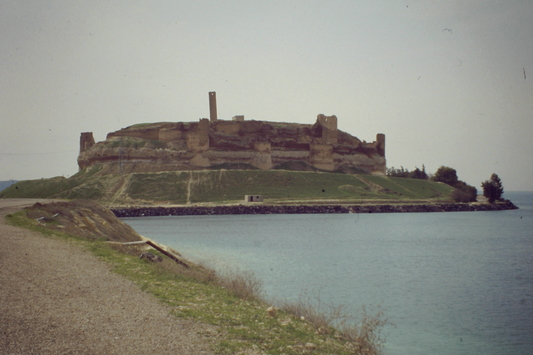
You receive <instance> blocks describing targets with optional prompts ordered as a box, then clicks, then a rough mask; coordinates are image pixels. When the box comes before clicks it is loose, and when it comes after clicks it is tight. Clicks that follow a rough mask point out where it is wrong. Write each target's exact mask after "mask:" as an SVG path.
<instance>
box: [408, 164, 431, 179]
mask: <svg viewBox="0 0 533 355" xmlns="http://www.w3.org/2000/svg"><path fill="white" fill-rule="evenodd" d="M409 177H410V178H411V179H421V180H427V179H428V174H426V167H425V166H424V164H422V170H420V169H418V167H416V168H415V170H413V171H412V172H411V173H409Z"/></svg>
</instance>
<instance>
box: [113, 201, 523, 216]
mask: <svg viewBox="0 0 533 355" xmlns="http://www.w3.org/2000/svg"><path fill="white" fill-rule="evenodd" d="M514 209H518V207H516V206H515V205H514V204H513V203H512V202H511V201H504V202H500V203H497V204H467V203H444V204H427V205H287V206H274V205H254V204H252V205H232V206H213V207H206V206H190V207H124V208H111V211H113V213H114V214H115V215H116V216H117V217H119V218H123V217H149V216H200V215H228V214H234V215H235V214H295V213H299V214H303V213H398V212H400V213H407V212H467V211H501V210H514Z"/></svg>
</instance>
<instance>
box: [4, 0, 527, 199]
mask: <svg viewBox="0 0 533 355" xmlns="http://www.w3.org/2000/svg"><path fill="white" fill-rule="evenodd" d="M0 82H1V86H0V119H1V131H0V180H8V179H16V180H24V179H36V178H41V177H45V178H46V177H52V176H58V175H64V176H70V175H72V174H74V173H76V172H77V170H78V167H77V162H76V158H77V155H78V151H79V136H80V133H81V132H87V131H88V132H94V136H95V139H96V141H102V140H104V139H105V136H106V134H107V133H108V132H112V131H116V130H118V129H120V128H123V127H127V126H130V125H132V124H136V123H143V122H159V121H197V120H198V119H199V118H201V117H209V106H208V92H209V91H216V92H217V104H218V117H219V119H231V117H232V116H234V115H245V118H246V119H250V120H251V119H255V120H270V121H286V122H299V123H314V122H315V120H316V116H317V115H318V114H320V113H322V114H325V115H336V116H337V118H338V122H339V129H341V130H343V131H346V132H348V133H350V134H352V135H355V136H356V137H358V138H359V139H361V140H366V141H373V140H375V137H376V134H377V133H385V135H386V156H387V166H389V167H390V166H395V167H400V166H402V165H403V166H404V167H406V168H408V169H410V170H411V169H414V167H415V166H418V167H421V166H422V164H425V166H426V170H427V171H428V172H434V171H435V170H436V169H437V168H438V167H439V166H441V165H446V166H451V167H453V168H455V169H456V170H457V172H458V175H459V178H460V179H461V180H464V181H466V182H467V183H469V184H471V185H474V186H476V187H478V189H479V190H480V187H479V186H480V183H481V181H483V180H486V179H488V178H489V177H490V175H491V174H492V173H493V172H495V173H497V174H498V175H499V176H500V178H501V179H502V182H503V184H504V187H505V189H506V190H533V159H532V157H531V155H532V153H533V149H532V148H531V144H532V141H533V1H531V0H505V1H497V0H469V1H465V0H458V1H456V0H443V1H439V0H431V1H430V0H424V1H420V0H412V1H410V0H397V1H393V0H387V1H385V0H372V1H370V0H368V1H362V0H360V1H355V0H349V1H336V0H327V1H311V0H306V1H303V0H301V1H290V0H282V1H250V0H249V1H230V0H229V1H198V0H194V1H190V0H186V1H176V0H172V1H170V0H169V1H133V0H127V1H115V0H111V1H109V0H105V1H104V0H91V1H76V0H73V1H44V0H43V1H25V0H0Z"/></svg>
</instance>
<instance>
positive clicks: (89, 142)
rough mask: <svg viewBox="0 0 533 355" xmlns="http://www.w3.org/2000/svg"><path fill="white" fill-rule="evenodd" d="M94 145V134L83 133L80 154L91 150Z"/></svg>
mask: <svg viewBox="0 0 533 355" xmlns="http://www.w3.org/2000/svg"><path fill="white" fill-rule="evenodd" d="M93 145H94V137H93V132H82V133H81V136H80V153H82V152H84V151H86V150H89V149H90V148H91V147H92V146H93Z"/></svg>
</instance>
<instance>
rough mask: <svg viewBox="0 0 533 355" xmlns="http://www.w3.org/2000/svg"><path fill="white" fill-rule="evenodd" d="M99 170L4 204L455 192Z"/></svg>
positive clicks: (35, 184)
mask: <svg viewBox="0 0 533 355" xmlns="http://www.w3.org/2000/svg"><path fill="white" fill-rule="evenodd" d="M99 171H100V168H99V167H95V168H91V169H85V170H82V171H80V172H79V173H78V174H76V175H74V176H72V177H70V178H68V179H67V178H64V177H55V178H50V179H41V180H28V181H19V182H17V183H16V184H14V185H12V186H10V187H9V188H7V189H6V190H4V191H2V192H0V197H3V198H24V197H28V198H30V197H31V198H65V199H75V198H76V199H90V200H98V201H100V202H102V203H105V204H108V205H120V204H145V203H148V204H149V203H156V204H167V203H169V204H188V203H214V204H224V203H235V202H240V201H242V200H243V199H244V195H263V196H264V197H265V202H267V203H306V202H308V203H357V202H373V201H375V202H383V201H390V202H407V203H408V202H416V201H421V202H430V201H450V200H451V199H450V194H451V192H452V188H451V187H449V186H447V185H444V184H441V183H436V182H432V181H425V180H415V179H404V178H393V177H385V176H372V175H349V174H335V173H324V172H303V171H286V170H271V171H263V170H199V171H174V172H161V173H133V174H124V175H104V174H101V173H99Z"/></svg>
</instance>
